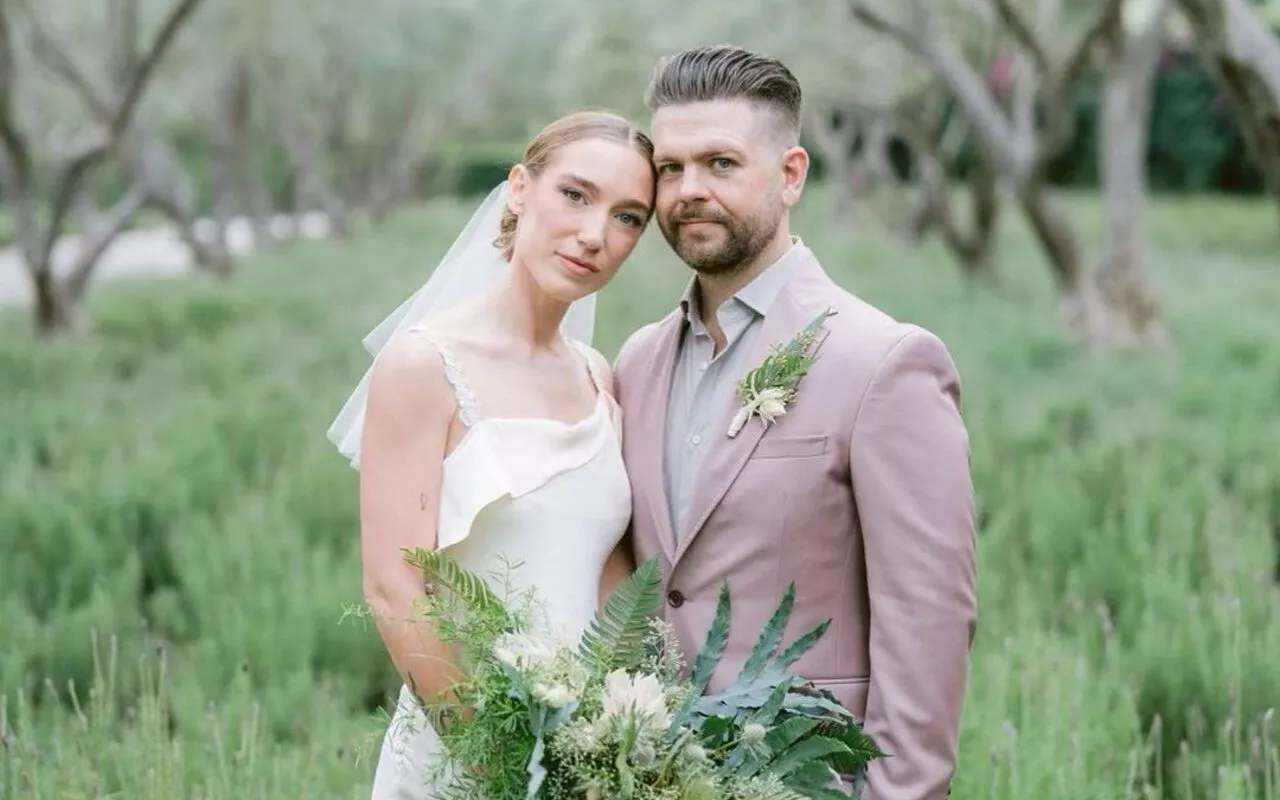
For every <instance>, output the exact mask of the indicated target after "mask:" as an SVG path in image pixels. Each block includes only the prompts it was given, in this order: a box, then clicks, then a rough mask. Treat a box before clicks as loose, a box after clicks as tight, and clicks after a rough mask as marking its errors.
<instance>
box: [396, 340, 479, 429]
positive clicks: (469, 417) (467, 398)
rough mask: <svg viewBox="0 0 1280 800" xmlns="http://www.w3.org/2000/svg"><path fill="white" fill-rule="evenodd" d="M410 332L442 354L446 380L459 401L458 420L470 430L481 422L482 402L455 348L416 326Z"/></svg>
mask: <svg viewBox="0 0 1280 800" xmlns="http://www.w3.org/2000/svg"><path fill="white" fill-rule="evenodd" d="M409 330H411V331H412V332H414V333H417V334H419V335H421V336H422V337H423V338H424V339H426V340H427V341H428V342H430V343H431V344H432V346H434V347H435V348H436V350H437V351H438V352H439V353H440V360H441V361H443V362H444V377H445V380H447V381H448V382H449V385H450V386H452V387H453V396H454V398H456V399H457V401H458V419H459V420H460V421H461V422H462V424H463V425H464V426H466V427H468V428H470V427H472V426H473V425H475V424H476V423H477V422H479V421H480V402H479V401H478V400H477V399H476V393H475V392H473V391H471V387H470V386H468V385H467V382H466V378H465V377H464V374H463V371H462V365H461V364H460V363H459V362H458V357H457V356H456V355H455V354H454V352H453V348H452V347H450V346H449V345H448V343H447V342H445V340H444V339H442V338H441V337H440V336H439V335H438V334H436V333H434V332H432V331H429V330H427V329H426V328H423V327H421V326H416V325H415V326H414V327H412V328H410V329H409Z"/></svg>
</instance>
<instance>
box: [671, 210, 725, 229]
mask: <svg viewBox="0 0 1280 800" xmlns="http://www.w3.org/2000/svg"><path fill="white" fill-rule="evenodd" d="M668 219H670V221H671V222H672V224H675V225H679V224H681V223H684V222H690V221H693V220H702V221H707V222H719V223H722V224H726V223H728V222H729V218H728V216H726V215H725V214H723V213H722V212H719V211H713V210H712V209H710V208H683V209H680V210H679V211H676V212H674V213H672V215H671V216H670V217H669V218H668Z"/></svg>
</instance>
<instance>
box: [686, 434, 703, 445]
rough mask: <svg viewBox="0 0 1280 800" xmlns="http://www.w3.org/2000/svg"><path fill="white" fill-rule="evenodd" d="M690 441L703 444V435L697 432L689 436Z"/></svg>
mask: <svg viewBox="0 0 1280 800" xmlns="http://www.w3.org/2000/svg"><path fill="white" fill-rule="evenodd" d="M689 441H691V442H693V443H694V444H702V436H701V435H700V434H697V433H695V434H694V435H692V436H690V437H689Z"/></svg>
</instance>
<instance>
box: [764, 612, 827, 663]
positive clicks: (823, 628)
mask: <svg viewBox="0 0 1280 800" xmlns="http://www.w3.org/2000/svg"><path fill="white" fill-rule="evenodd" d="M829 627H831V620H829V619H826V620H823V621H822V622H819V623H818V624H817V625H814V626H813V627H812V628H810V629H809V630H807V631H805V632H804V633H802V634H800V635H799V636H798V637H796V640H795V641H794V642H792V643H791V644H790V645H788V646H787V649H785V650H783V651H782V653H781V654H779V656H778V660H777V661H776V662H775V663H776V664H777V665H778V666H780V667H782V668H783V669H786V668H788V667H790V666H791V665H792V664H794V663H796V662H797V661H799V660H800V656H802V655H804V654H805V653H807V652H809V650H810V648H812V647H813V646H814V645H815V644H817V643H818V640H819V639H821V638H822V637H823V636H824V635H826V632H827V628H829Z"/></svg>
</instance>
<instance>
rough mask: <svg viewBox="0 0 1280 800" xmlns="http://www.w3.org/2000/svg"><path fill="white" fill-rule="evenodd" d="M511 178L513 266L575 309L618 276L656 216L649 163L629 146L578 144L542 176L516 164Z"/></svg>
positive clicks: (560, 153)
mask: <svg viewBox="0 0 1280 800" xmlns="http://www.w3.org/2000/svg"><path fill="white" fill-rule="evenodd" d="M510 180H511V184H510V189H511V210H512V211H513V212H515V213H516V214H517V215H518V217H519V223H518V225H517V227H516V235H515V241H514V247H513V255H512V261H513V262H514V263H517V264H520V265H523V267H524V268H525V269H527V270H529V272H530V274H531V275H532V277H533V279H534V280H535V281H536V282H537V283H538V285H539V286H540V287H541V288H542V290H543V291H545V292H546V293H547V294H549V295H551V296H553V297H555V298H557V299H559V300H563V301H564V302H568V303H571V302H573V301H575V300H577V299H579V298H581V297H585V296H586V295H588V294H591V293H592V292H596V291H599V290H600V289H601V288H603V287H604V285H605V284H607V283H608V282H609V280H610V279H612V278H613V276H614V275H615V274H616V273H617V271H618V268H619V267H620V266H621V265H622V262H623V261H625V260H626V259H627V256H629V255H631V251H632V250H633V249H634V248H635V246H636V242H638V241H639V239H640V235H641V234H642V233H644V229H645V226H646V225H647V224H648V221H649V217H650V214H651V210H652V203H653V193H654V180H653V171H652V167H651V166H650V162H649V160H648V159H646V158H645V157H644V156H642V155H641V154H640V153H639V152H637V151H636V150H635V149H633V148H632V147H631V146H630V145H627V144H624V143H622V142H616V141H612V140H607V139H582V140H579V141H575V142H571V143H569V144H566V145H563V146H561V147H560V148H559V149H558V150H556V152H555V153H554V154H553V155H552V157H551V159H550V160H549V162H548V163H547V164H546V166H545V168H544V169H542V170H541V171H540V172H539V173H538V174H537V175H531V174H530V173H529V172H528V171H527V170H525V169H524V168H523V167H522V166H517V167H516V168H515V169H514V170H513V171H512V174H511V179H510Z"/></svg>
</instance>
